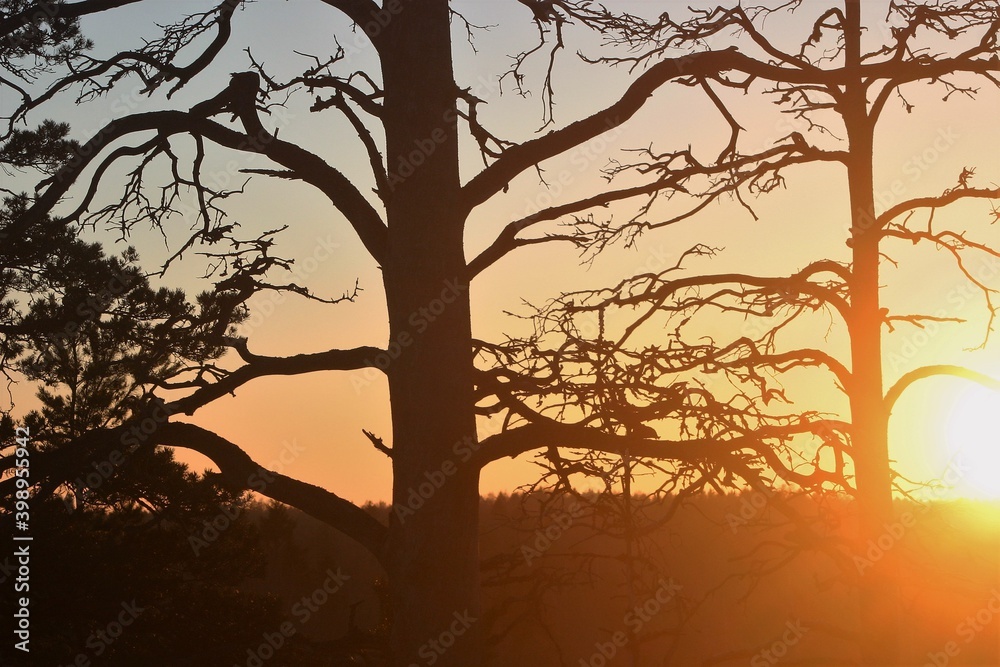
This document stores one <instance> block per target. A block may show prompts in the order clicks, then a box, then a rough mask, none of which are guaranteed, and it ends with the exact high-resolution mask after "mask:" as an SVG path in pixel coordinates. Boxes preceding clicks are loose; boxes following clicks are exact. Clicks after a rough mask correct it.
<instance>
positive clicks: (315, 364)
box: [166, 347, 382, 415]
mask: <svg viewBox="0 0 1000 667" xmlns="http://www.w3.org/2000/svg"><path fill="white" fill-rule="evenodd" d="M381 351H382V350H380V349H378V348H375V347H356V348H353V349H350V350H328V351H326V352H317V353H314V354H296V355H294V356H291V357H260V356H257V355H250V356H249V358H247V357H246V356H244V358H245V359H247V361H249V363H247V364H246V365H244V366H242V367H240V368H238V369H237V370H235V371H233V372H232V373H229V374H228V375H226V376H225V377H223V378H222V379H220V380H219V381H218V382H214V383H212V384H207V385H205V386H203V387H201V388H200V389H198V390H197V391H195V392H194V393H192V394H191V395H189V396H185V397H184V398H180V399H178V400H176V401H173V402H171V403H168V404H167V405H166V408H167V409H168V410H169V411H170V413H171V414H177V413H183V414H186V415H192V414H194V412H195V411H196V410H197V409H199V408H201V407H203V406H205V405H207V404H208V403H211V402H212V401H214V400H215V399H217V398H220V397H222V396H225V395H226V394H231V393H233V392H234V391H235V390H236V389H237V388H239V387H241V386H243V385H244V384H246V383H247V382H250V381H251V380H254V379H256V378H260V377H266V376H275V375H302V374H305V373H315V372H319V371H348V370H357V369H359V368H374V367H375V361H374V359H375V356H376V355H377V354H379V353H380V352H381Z"/></svg>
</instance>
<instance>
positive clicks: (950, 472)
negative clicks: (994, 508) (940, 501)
mask: <svg viewBox="0 0 1000 667" xmlns="http://www.w3.org/2000/svg"><path fill="white" fill-rule="evenodd" d="M944 439H945V443H944V444H945V446H946V448H947V455H948V468H947V472H946V473H945V475H944V476H943V477H942V482H944V483H945V484H946V485H947V486H949V487H952V489H954V492H955V493H956V495H959V496H963V497H966V498H982V499H993V500H996V499H1000V392H998V391H995V390H991V389H987V388H985V387H982V386H980V385H971V386H968V387H965V388H963V389H962V390H961V392H960V393H959V395H958V396H957V397H956V400H955V401H954V402H953V403H952V405H951V410H950V411H949V413H948V414H947V415H946V422H945V429H944Z"/></svg>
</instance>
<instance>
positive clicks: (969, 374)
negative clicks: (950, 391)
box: [883, 364, 1000, 416]
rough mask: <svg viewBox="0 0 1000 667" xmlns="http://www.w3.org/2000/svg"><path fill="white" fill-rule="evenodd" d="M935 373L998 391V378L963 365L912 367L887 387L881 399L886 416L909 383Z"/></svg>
mask: <svg viewBox="0 0 1000 667" xmlns="http://www.w3.org/2000/svg"><path fill="white" fill-rule="evenodd" d="M936 375H950V376H952V377H957V378H962V379H963V380H969V381H970V382H975V383H977V384H980V385H982V386H984V387H986V388H987V389H993V390H994V391H1000V380H997V379H995V378H992V377H990V376H989V375H986V374H985V373H980V372H979V371H974V370H972V369H969V368H965V367H964V366H955V365H952V364H938V365H933V366H922V367H921V368H917V369H914V370H912V371H910V372H909V373H906V374H904V375H903V376H902V377H900V378H899V379H898V380H896V383H895V384H893V385H892V387H890V388H889V391H887V392H886V394H885V398H884V399H883V406H884V409H885V414H886V415H887V416H888V415H890V414H892V409H893V407H894V406H895V405H896V401H898V400H899V397H900V396H901V395H902V394H903V392H904V391H906V389H907V388H908V387H909V386H910V385H911V384H913V383H914V382H917V381H918V380H923V379H925V378H929V377H934V376H936Z"/></svg>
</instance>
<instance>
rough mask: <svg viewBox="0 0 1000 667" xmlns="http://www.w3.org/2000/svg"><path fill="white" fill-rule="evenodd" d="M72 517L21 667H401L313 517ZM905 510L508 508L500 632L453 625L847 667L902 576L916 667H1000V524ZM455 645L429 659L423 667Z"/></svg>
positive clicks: (716, 659) (540, 654)
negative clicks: (869, 599) (886, 521)
mask: <svg viewBox="0 0 1000 667" xmlns="http://www.w3.org/2000/svg"><path fill="white" fill-rule="evenodd" d="M69 508H70V506H69V505H66V504H64V503H62V502H58V501H53V502H51V503H49V504H47V505H45V507H44V509H43V510H39V511H38V516H39V519H38V521H36V525H44V528H40V529H39V530H40V534H38V535H37V536H36V541H35V545H34V547H33V549H34V551H33V554H34V555H35V558H36V560H35V562H34V563H33V570H32V572H33V573H32V577H33V582H32V586H33V587H32V595H33V607H32V610H33V614H34V619H33V624H34V625H33V627H34V629H35V630H34V634H33V642H32V649H33V650H32V656H31V660H29V661H25V660H23V656H18V655H16V654H15V653H14V652H12V651H11V647H10V642H4V646H3V648H2V657H3V661H2V664H4V665H7V664H11V665H20V664H31V665H60V666H61V665H67V666H68V665H80V666H81V667H86V666H87V665H115V666H119V665H120V666H123V667H124V666H128V667H134V666H136V665H143V666H148V667H156V666H160V665H162V666H164V667H167V666H169V667H179V666H181V665H192V666H202V665H204V666H205V667H230V666H233V665H239V666H241V667H244V666H245V667H263V666H265V665H266V666H268V667H279V666H287V667H300V666H303V667H308V666H313V665H317V666H318V665H327V666H329V665H368V666H375V665H381V664H383V659H384V656H385V645H386V637H387V635H388V631H389V627H390V624H391V622H392V610H391V608H390V604H389V601H388V599H387V596H386V594H385V586H384V580H383V578H382V573H381V571H380V569H379V568H378V566H377V565H376V564H375V563H374V562H373V561H372V559H371V558H370V557H369V556H368V555H367V554H366V552H365V551H364V550H362V549H360V548H358V547H356V546H354V545H353V544H352V543H351V542H350V541H349V540H347V539H346V538H344V537H342V536H340V535H338V534H336V533H335V532H333V531H332V530H331V529H329V528H328V527H327V526H325V525H324V524H322V523H320V522H318V521H316V520H314V519H312V518H310V517H308V516H306V515H303V514H301V513H300V512H298V511H297V510H292V509H288V508H286V507H284V506H281V505H275V504H270V505H264V504H260V503H257V502H254V501H252V500H250V499H248V498H242V499H239V500H237V501H234V502H233V503H230V504H227V505H225V506H218V507H215V508H211V507H207V506H206V507H201V508H199V512H200V514H199V515H198V516H196V517H193V518H191V517H188V518H187V519H186V520H183V521H181V520H178V519H175V518H163V517H155V516H151V515H149V514H148V513H146V514H144V513H143V512H142V511H141V510H140V509H135V508H133V509H129V510H124V509H121V508H105V509H104V510H96V509H87V510H76V511H69ZM367 509H368V511H370V512H371V513H372V514H374V515H376V516H377V517H379V518H380V519H382V520H384V521H388V520H389V517H390V515H392V514H393V508H391V507H389V506H387V505H385V504H380V505H369V506H368V507H367ZM898 509H899V522H898V523H897V524H894V525H888V526H886V531H885V534H884V536H883V538H881V539H880V540H878V541H877V542H876V543H868V544H864V545H857V544H850V543H848V542H847V541H846V539H845V537H844V536H845V535H849V534H850V530H849V528H850V526H851V523H852V522H853V520H854V519H853V516H852V512H851V510H850V504H849V503H848V502H846V501H845V500H844V499H841V498H837V497H825V498H821V499H819V500H817V499H815V498H811V497H807V496H793V495H784V494H762V493H758V492H750V493H745V494H741V495H725V496H723V495H704V494H703V495H699V496H695V497H692V498H687V499H685V500H683V501H681V499H679V498H678V497H676V496H671V497H666V498H657V499H651V498H645V497H633V498H631V499H629V500H628V502H626V499H625V498H623V497H621V496H614V495H596V494H589V495H587V494H584V495H564V496H561V497H553V496H551V495H545V494H540V493H539V494H527V495H523V494H515V495H506V494H501V495H498V496H490V497H488V498H484V499H483V500H482V504H481V518H482V541H481V558H482V563H483V579H484V591H485V593H484V595H485V599H484V611H483V612H482V613H481V614H479V615H478V616H472V615H469V614H466V613H465V612H466V611H467V610H456V622H455V624H454V627H455V629H456V630H459V631H460V630H461V628H463V627H466V626H468V625H470V624H472V623H475V624H477V625H479V629H480V630H482V631H485V632H486V634H487V635H488V636H489V637H491V641H490V642H489V651H490V656H489V657H490V664H491V665H496V666H497V667H503V666H507V665H517V666H518V667H536V666H537V667H549V666H552V665H569V666H571V667H601V666H605V665H607V666H613V665H636V666H637V667H639V666H641V667H645V666H650V667H652V666H653V665H656V666H657V667H660V666H662V665H679V666H687V665H751V667H763V666H770V665H778V664H783V665H795V664H798V665H803V664H813V665H819V664H827V665H850V664H854V663H855V662H856V659H857V654H856V648H855V645H854V642H853V636H854V633H855V632H856V628H854V627H852V623H853V622H854V620H853V619H855V618H856V617H857V614H856V613H855V609H854V606H855V605H856V604H857V602H856V595H855V588H854V583H853V582H856V581H857V577H863V576H864V573H865V570H866V567H867V566H868V565H870V564H871V563H872V562H874V561H875V560H878V559H881V558H893V559H894V561H895V562H896V563H898V572H899V578H900V582H901V583H902V584H903V588H904V600H905V605H906V608H905V614H906V618H907V621H908V623H907V627H906V632H907V635H908V638H907V644H906V645H907V650H908V651H909V654H908V656H907V658H906V659H907V664H912V665H921V666H922V665H933V666H934V667H943V666H944V665H945V664H947V665H998V664H1000V635H998V627H1000V618H994V615H997V616H1000V614H997V612H996V611H995V610H997V609H1000V506H998V505H996V504H993V505H990V504H986V503H973V502H953V503H937V504H934V505H929V506H924V505H918V504H915V503H903V502H901V503H900V505H899V508H898ZM2 588H3V595H4V596H7V595H9V590H10V587H9V586H4V587H2ZM448 641H449V638H448V637H447V636H442V637H438V638H433V637H429V638H428V643H427V644H426V645H425V646H424V647H423V648H422V649H421V652H420V655H419V656H418V658H417V660H418V661H419V662H418V663H417V664H423V665H428V666H430V665H433V664H434V662H435V661H436V658H437V656H439V655H440V654H441V653H442V652H444V651H446V650H447V644H448Z"/></svg>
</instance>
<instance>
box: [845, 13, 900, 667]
mask: <svg viewBox="0 0 1000 667" xmlns="http://www.w3.org/2000/svg"><path fill="white" fill-rule="evenodd" d="M846 10H847V11H846V14H845V16H846V19H847V26H846V41H845V48H846V62H847V66H848V67H857V66H859V64H860V53H861V44H860V42H861V25H862V23H861V2H860V0H847V5H846ZM844 111H845V112H844V119H845V123H846V126H847V134H848V139H849V141H850V151H849V154H850V158H849V163H848V183H849V189H850V200H851V222H852V225H851V247H852V249H853V271H852V277H853V283H852V285H851V292H850V293H851V316H850V321H849V322H848V328H849V331H850V337H851V360H852V364H851V365H852V374H853V377H852V384H851V386H850V387H849V388H848V391H849V395H850V403H851V421H852V425H853V439H852V442H853V448H854V456H853V460H854V465H855V474H856V484H857V494H858V495H857V498H858V511H859V532H860V534H859V537H860V539H859V540H858V545H859V546H858V547H857V549H859V550H861V553H858V552H857V551H856V553H855V555H856V556H858V557H860V558H864V559H867V557H868V554H867V548H868V545H869V544H870V543H873V542H874V543H878V542H879V538H880V537H881V536H882V534H883V533H884V532H886V530H887V527H888V526H889V525H890V524H891V523H892V521H893V508H892V479H891V476H890V468H889V446H888V429H887V421H888V420H887V417H886V414H885V409H884V406H883V386H882V319H883V317H882V313H881V310H880V305H879V257H880V255H879V240H880V239H879V237H880V232H881V230H880V229H879V228H878V226H877V225H876V224H875V198H874V181H873V167H872V164H873V134H874V122H873V120H872V119H870V118H869V117H868V109H867V98H866V91H865V88H864V86H863V85H862V81H861V77H860V74H859V75H858V76H857V77H856V78H853V77H852V83H851V84H850V85H849V86H848V87H847V89H846V90H845V110H844ZM892 560H893V558H892V557H891V553H887V554H886V555H885V556H884V557H881V558H878V559H872V560H871V561H869V562H870V565H869V564H865V565H864V566H863V567H859V574H860V582H859V603H860V618H859V632H860V648H861V656H862V660H863V662H864V664H865V665H872V666H876V665H877V666H879V667H883V666H886V665H895V664H898V663H899V606H898V605H899V593H898V590H897V585H896V581H895V578H894V576H893V568H892V566H891V565H890V563H891V561H892ZM855 562H861V561H860V560H856V561H855Z"/></svg>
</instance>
